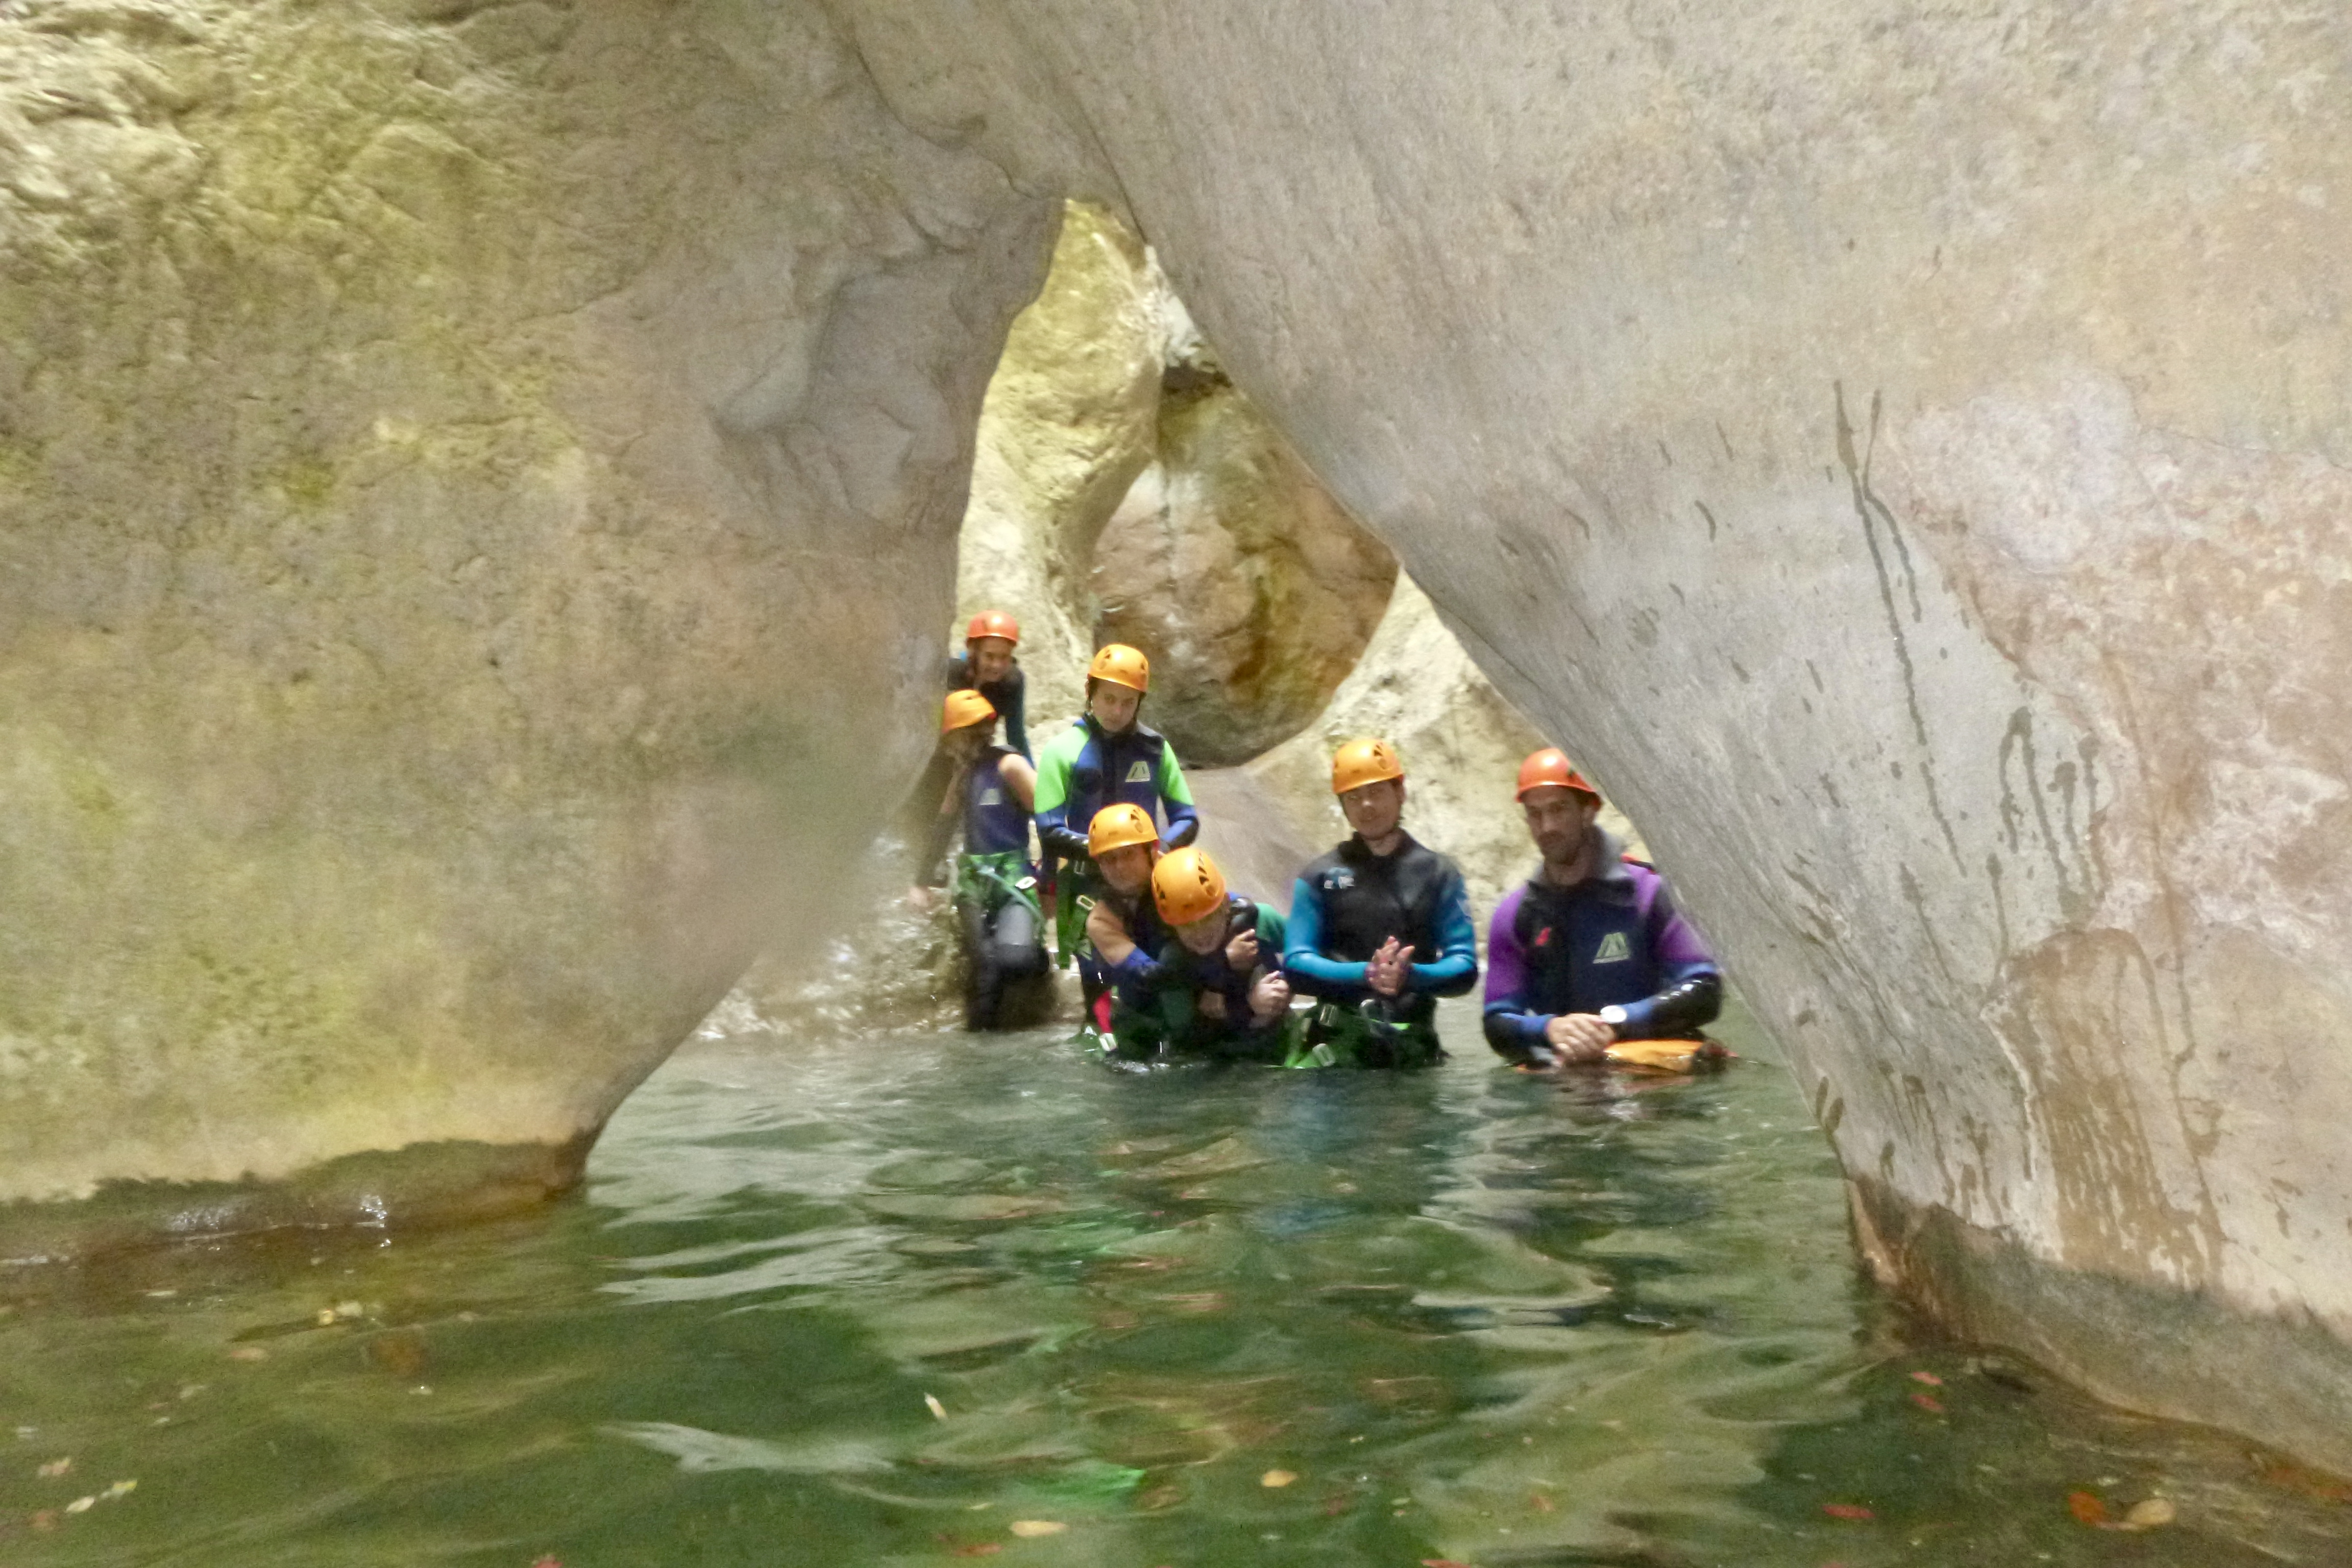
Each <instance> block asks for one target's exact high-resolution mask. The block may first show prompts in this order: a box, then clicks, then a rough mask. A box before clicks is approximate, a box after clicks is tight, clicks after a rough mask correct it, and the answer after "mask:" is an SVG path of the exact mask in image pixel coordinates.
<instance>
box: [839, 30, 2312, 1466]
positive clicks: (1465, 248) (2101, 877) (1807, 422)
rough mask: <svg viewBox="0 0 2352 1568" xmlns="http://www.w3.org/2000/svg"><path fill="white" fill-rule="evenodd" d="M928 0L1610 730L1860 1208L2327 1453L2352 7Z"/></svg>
mask: <svg viewBox="0 0 2352 1568" xmlns="http://www.w3.org/2000/svg"><path fill="white" fill-rule="evenodd" d="M913 9H914V7H913V5H912V0H864V3H862V4H860V5H857V6H856V14H857V16H858V17H859V31H860V38H861V42H862V43H863V45H864V47H865V48H866V55H867V58H869V60H870V61H872V62H873V63H874V65H875V68H876V71H877V78H878V79H881V80H882V81H883V82H885V83H886V85H887V89H888V90H889V91H890V92H891V94H892V96H893V99H894V101H896V102H897V103H898V104H899V106H900V107H901V110H902V111H903V112H905V113H906V114H908V116H909V117H910V119H911V120H912V121H915V122H918V123H939V124H942V125H944V124H950V123H952V124H961V125H971V124H976V123H979V122H980V119H981V116H982V107H983V106H994V107H993V108H992V109H990V110H988V115H989V117H988V118H987V120H986V124H987V127H988V131H987V133H985V134H983V135H982V139H981V142H980V144H981V145H983V146H985V147H986V149H987V150H988V151H989V152H990V153H991V154H992V156H995V157H997V158H998V159H1000V160H1001V161H1003V163H1005V165H1006V166H1007V167H1008V168H1010V169H1012V170H1013V171H1014V172H1015V174H1016V177H1018V178H1022V179H1031V180H1036V181H1039V182H1041V183H1045V184H1053V185H1055V186H1056V187H1057V188H1066V189H1075V190H1077V191H1078V192H1080V194H1087V195H1098V196H1099V195H1107V194H1108V193H1113V192H1116V193H1117V194H1118V195H1119V196H1120V197H1121V198H1122V199H1123V200H1124V201H1125V202H1126V203H1127V204H1128V205H1129V206H1130V207H1131V210H1132V211H1133V213H1134V214H1135V216H1136V217H1137V219H1138V221H1139V225H1140V226H1141V230H1142V232H1143V233H1144V234H1145V235H1146V236H1147V237H1150V239H1151V240H1152V242H1153V243H1154V245H1155V246H1156V247H1158V248H1159V251H1160V255H1161V257H1162V258H1163V260H1164V261H1165V263H1166V265H1167V266H1168V268H1169V270H1170V272H1171V276H1172V277H1173V278H1174V279H1175V281H1176V283H1177V285H1178V287H1179V288H1180V289H1181V292H1182V294H1183V296H1184V298H1185V300H1187V301H1188V303H1189V304H1190V305H1191V306H1192V308H1193V310H1195V312H1196V313H1197V314H1198V315H1199V316H1200V318H1201V321H1202V324H1203V326H1204V328H1205V329H1206V330H1207V331H1208V332H1209V333H1210V334H1211V336H1212V337H1213V339H1214V340H1215V342H1217V344H1218V346H1219V350H1220V353H1222V354H1223V356H1224V358H1225V360H1226V362H1227V363H1228V364H1229V365H1230V366H1231V367H1232V370H1233V373H1234V377H1235V379H1236V381H1237V382H1238V383H1240V384H1242V385H1243V386H1244V387H1245V388H1246V389H1247V390H1248V391H1249V393H1250V395H1252V396H1253V397H1254V398H1255V399H1257V400H1258V401H1259V402H1260V403H1261V405H1264V406H1265V407H1266V408H1267V409H1268V411H1269V412H1270V413H1271V414H1272V415H1273V416H1274V417H1275V418H1276V420H1278V421H1279V423H1280V424H1281V426H1282V427H1283V428H1284V430H1285V431H1286V433H1287V434H1288V435H1289V436H1290V437H1291V438H1292V439H1293V440H1294V441H1295V442H1296V443H1297V446H1298V448H1299V450H1300V451H1301V452H1302V453H1304V454H1305V455H1306V456H1307V458H1308V460H1309V461H1310V462H1311V463H1312V464H1313V465H1314V467H1315V468H1316V470H1317V472H1318V473H1319V474H1321V475H1322V476H1323V478H1324V479H1326V480H1327V481H1328V483H1329V484H1330V485H1331V486H1332V487H1333V489H1334V491H1335V493H1337V494H1338V495H1339V498H1340V499H1341V500H1343V501H1344V502H1345V503H1346V504H1347V505H1348V506H1349V509H1350V510H1352V511H1353V512H1354V513H1355V514H1356V515H1357V516H1358V517H1360V518H1362V519H1363V520H1365V521H1367V522H1368V523H1369V524H1370V526H1371V527H1372V528H1373V529H1374V530H1375V531H1377V532H1379V533H1380V534H1381V537H1382V538H1383V539H1385V540H1387V541H1388V542H1390V543H1391V545H1393V546H1394V547H1395V548H1396V549H1397V550H1398V552H1399V553H1400V554H1401V555H1402V558H1403V561H1404V563H1405V565H1406V567H1407V568H1408V569H1409V570H1410V571H1411V572H1412V574H1413V575H1414V576H1415V578H1416V579H1417V580H1418V581H1419V582H1420V583H1421V584H1423V587H1425V588H1426V589H1427V590H1428V591H1429V593H1430V595H1431V596H1432V597H1433V599H1434V600H1436V602H1437V603H1438V604H1440V605H1444V607H1445V608H1446V611H1447V613H1448V614H1449V616H1452V617H1453V619H1454V621H1455V622H1456V624H1457V625H1458V626H1461V627H1462V628H1463V629H1464V630H1465V633H1466V634H1467V636H1468V637H1469V638H1470V640H1471V643H1472V646H1473V649H1474V651H1475V653H1476V654H1477V655H1478V658H1479V659H1480V662H1481V663H1482V664H1483V665H1484V666H1485V667H1486V668H1487V669H1488V670H1489V671H1490V672H1491V673H1493V674H1494V675H1495V676H1496V679H1497V680H1498V682H1499V683H1500V685H1501V686H1502V688H1503V689H1504V690H1505V692H1506V693H1507V695H1508V696H1509V697H1510V698H1511V699H1512V700H1514V701H1515V702H1516V703H1517V704H1518V705H1519V706H1520V707H1522V708H1523V709H1524V710H1526V711H1527V712H1528V713H1529V714H1530V715H1531V716H1533V717H1534V718H1535V719H1536V720H1537V721H1538V722H1539V723H1541V724H1542V725H1544V726H1545V727H1546V728H1548V729H1550V730H1552V731H1556V732H1561V733H1572V734H1574V735H1576V736H1578V737H1579V738H1580V742H1581V744H1582V745H1583V747H1584V749H1585V751H1586V753H1587V754H1586V758H1585V760H1586V761H1588V762H1589V763H1591V765H1592V766H1593V767H1595V768H1596V769H1597V770H1598V771H1599V773H1600V774H1601V777H1603V778H1604V779H1606V780H1608V781H1609V782H1610V784H1611V785H1612V787H1613V788H1614V789H1616V790H1617V791H1618V792H1619V793H1620V794H1621V795H1622V798H1623V799H1624V801H1625V803H1626V804H1627V805H1628V806H1629V808H1630V809H1631V810H1632V812H1633V816H1635V818H1636V819H1637V820H1639V821H1640V822H1642V823H1643V826H1644V827H1645V829H1646V830H1647V831H1648V832H1649V834H1650V836H1651V839H1652V842H1653V844H1654V847H1655V848H1656V849H1657V850H1658V852H1659V854H1660V856H1661V858H1662V859H1663V861H1664V864H1665V865H1666V867H1667V868H1668V869H1669V870H1670V871H1672V872H1673V873H1675V876H1676V879H1677V880H1678V881H1679V882H1680V883H1681V885H1682V887H1683V889H1684V891H1685V895H1686V897H1687V899H1688V901H1689V902H1690V903H1691V905H1692V906H1693V907H1694V908H1695V909H1696V910H1697V911H1698V912H1699V913H1700V915H1701V916H1702V918H1703V919H1704V920H1705V921H1706V924H1707V926H1708V928H1709V930H1710V931H1712V932H1713V933H1714V934H1715V936H1716V937H1717V939H1718V940H1719V941H1720V942H1721V943H1722V944H1723V945H1724V947H1725V948H1726V949H1727V951H1728V955H1729V958H1730V960H1731V963H1732V965H1733V967H1734V970H1735V972H1736V973H1737V974H1738V978H1739V979H1740V981H1741V982H1742V984H1743V988H1744V989H1745V990H1746V992H1747V993H1748V994H1749V995H1750V996H1751V997H1752V998H1753V999H1754V1000H1755V1002H1756V1005H1757V1007H1758V1010H1759V1012H1760V1013H1761V1014H1763V1015H1764V1016H1765V1017H1766V1018H1767V1020H1768V1021H1769V1023H1770V1024H1771V1025H1772V1026H1773V1027H1774V1028H1775V1030H1776V1032H1777V1033H1778V1034H1779V1035H1780V1037H1781V1038H1782V1040H1783V1042H1784V1043H1785V1045H1786V1046H1787V1047H1788V1049H1789V1051H1790V1056H1791V1058H1792V1059H1793V1060H1794V1062H1795V1064H1796V1068H1797V1071H1798V1072H1799V1074H1800V1076H1801V1079H1803V1081H1804V1084H1805V1086H1806V1089H1807V1092H1808V1095H1809V1097H1810V1098H1811V1100H1812V1101H1813V1103H1814V1104H1815V1106H1816V1107H1817V1108H1818V1110H1819V1111H1820V1113H1821V1115H1822V1120H1823V1122H1824V1125H1825V1126H1826V1127H1828V1128H1829V1130H1830V1135H1831V1137H1832V1141H1833V1142H1834V1143H1835V1144H1836V1147H1837V1150H1838V1152H1839V1155H1840V1157H1841V1159H1842V1160H1843V1163H1844V1164H1845V1168H1846V1169H1847V1171H1848V1172H1849V1173H1850V1174H1851V1175H1852V1177H1853V1181H1854V1183H1855V1188H1856V1193H1857V1197H1858V1201H1859V1204H1860V1206H1861V1212H1862V1213H1863V1214H1864V1217H1865V1240H1866V1242H1867V1243H1868V1244H1869V1246H1870V1247H1871V1249H1872V1253H1873V1256H1874V1258H1876V1259H1877V1260H1878V1261H1879V1262H1880V1263H1881V1265H1882V1266H1883V1267H1884V1268H1886V1269H1887V1270H1889V1271H1890V1273H1892V1274H1894V1275H1895V1276H1897V1277H1899V1278H1901V1279H1903V1280H1904V1282H1905V1283H1906V1285H1907V1286H1908V1287H1909V1288H1910V1289H1913V1290H1914V1291H1915V1292H1916V1293H1918V1294H1919V1295H1921V1296H1922V1297H1923V1298H1925V1299H1927V1300H1931V1301H1934V1302H1936V1303H1937V1304H1939V1305H1940V1306H1941V1307H1942V1308H1943V1310H1946V1311H1947V1312H1948V1314H1949V1315H1951V1316H1952V1317H1953V1318H1954V1319H1955V1321H1958V1323H1959V1324H1960V1326H1961V1327H1962V1328H1963V1329H1964V1330H1965V1331H1975V1332H1981V1333H1986V1334H1990V1335H1995V1336H1998V1337H2000V1338H2003V1339H2006V1340H2009V1341H2010V1342H2015V1343H2021V1344H2024V1345H2026V1346H2028V1347H2029V1348H2031V1349H2032V1350H2033V1351H2034V1352H2036V1353H2038V1354H2040V1355H2042V1357H2043V1358H2045V1359H2046V1360H2048V1361H2049V1362H2051V1363H2053V1364H2054V1365H2056V1366H2058V1367H2059V1368H2061V1369H2062V1370H2064V1371H2067V1372H2069V1373H2073V1374H2074V1375H2075V1376H2077V1377H2079V1378H2081V1379H2083V1380H2084V1381H2085V1382H2087V1383H2088V1384H2091V1385H2092V1386H2093V1387H2094V1388H2096V1389H2098V1390H2100V1391H2102V1392H2104V1393H2105V1394H2109V1395H2111V1396H2115V1397H2118V1398H2121V1399H2124V1400H2126V1401H2127V1402H2130V1403H2134V1404H2137V1405H2141V1406H2142V1407H2145V1408H2151V1409H2157V1410H2162V1411H2168V1412H2172V1413H2176V1414H2180V1415H2192V1416H2196V1417H2200V1418H2202V1419H2206V1420H2210V1421H2217V1422H2221V1423H2224V1424H2228V1425H2231V1426H2237V1427H2239V1428H2240V1429H2242V1430H2248V1431H2253V1432H2259V1433H2262V1434H2263V1435H2264V1436H2269V1437H2270V1438H2272V1439H2273V1440H2276V1441H2282V1442H2286V1443H2290V1444H2294V1445H2295V1446H2298V1447H2302V1448H2304V1449H2305V1451H2306V1452H2308V1453H2311V1454H2314V1455H2316V1456H2319V1457H2322V1458H2326V1459H2328V1460H2329V1461H2331V1462H2333V1463H2335V1464H2336V1465H2338V1466H2347V1467H2352V1421H2347V1418H2346V1416H2345V1414H2344V1412H2345V1411H2346V1410H2347V1409H2352V1401H2347V1395H2352V1375H2347V1368H2352V1359H2347V1355H2346V1353H2345V1336H2346V1335H2347V1333H2352V1247H2347V1246H2346V1245H2345V1237H2344V1232H2343V1228H2342V1226H2343V1215H2344V1214H2345V1213H2346V1212H2347V1208H2352V1163H2347V1162H2346V1161H2345V1160H2344V1159H2343V1158H2342V1157H2341V1152H2340V1144H2341V1137H2340V1134H2339V1132H2338V1127H2339V1124H2340V1123H2341V1122H2342V1121H2343V1120H2344V1115H2343V1112H2344V1109H2345V1107H2346V1104H2347V1100H2352V1057H2347V1054H2346V1053H2344V1052H2342V1051H2340V1050H2336V1049H2334V1048H2331V1047H2329V1046H2328V1045H2327V1044H2326V1042H2329V1041H2332V1040H2334V1039H2336V1038H2339V1037H2343V1036H2344V1035H2345V1034H2346V1033H2347V1030H2348V1029H2352V991H2348V990H2347V985H2346V983H2345V981H2344V979H2343V975H2344V974H2345V973H2346V971H2347V963H2346V960H2347V957H2352V885H2347V874H2346V863H2345V859H2344V857H2343V856H2342V855H2341V854H2340V853H2339V852H2338V851H2339V847H2340V846H2341V845H2342V843H2343V842H2344V836H2343V833H2342V830H2341V829H2342V823H2343V820H2344V816H2345V814H2346V812H2347V810H2352V805H2347V801H2352V759H2347V757H2346V756H2345V754H2344V752H2343V749H2342V742H2341V740H2340V739H2339V738H2340V737H2342V736H2344V735H2346V734H2347V733H2352V723H2347V720H2352V713H2347V711H2346V709H2347V704H2352V696H2347V694H2346V689H2345V685H2344V683H2343V682H2342V681H2341V680H2338V679H2333V676H2334V672H2335V671H2336V669H2337V668H2339V667H2340V664H2341V659H2340V658H2338V652H2339V650H2340V649H2341V648H2342V647H2344V646H2345V643H2346V639H2347V636H2352V600H2347V596H2346V584H2347V582H2352V547H2347V544H2346V542H2345V535H2344V532H2343V531H2342V529H2341V527H2340V526H2339V523H2338V519H2339V517H2340V514H2341V511H2342V510H2343V507H2344V503H2345V500H2347V498H2346V496H2345V495H2344V494H2343V489H2344V484H2345V480H2344V475H2343V465H2344V464H2345V463H2346V462H2347V457H2352V419H2347V414H2346V409H2347V397H2346V390H2347V385H2352V334H2347V329H2346V326H2345V322H2346V321H2347V319H2352V311H2348V310H2347V307H2352V300H2347V290H2352V276H2347V273H2346V272H2345V270H2344V268H2342V267H2341V266H2340V264H2339V260H2338V258H2340V257H2341V256H2343V255H2344V254H2345V253H2346V251H2347V246H2352V174H2347V164H2346V163H2345V161H2344V160H2343V158H2342V157H2341V156H2340V154H2339V153H2338V151H2337V150H2338V149H2339V148H2340V147H2341V146H2342V145H2343V144H2344V141H2345V137H2346V133H2347V130H2352V124H2347V121H2352V100H2347V98H2346V96H2345V95H2344V94H2343V93H2341V92H2339V91H2336V90H2334V86H2335V84H2336V81H2337V80H2338V79H2340V78H2341V77H2342V76H2343V75H2344V73H2345V72H2346V70H2347V67H2352V23H2347V20H2346V18H2345V17H2344V16H2342V15H2340V14H2339V13H2337V12H2336V11H2334V10H2330V9H2327V8H2317V9H2304V10H2288V9H2283V8H2280V7H2275V6H2269V5H2253V4H2250V3H2238V0H2223V3H2221V4H2209V3H2201V0H2200V3H2195V4H2192V3H2190V0H2100V3H2095V4H2091V5H2082V6H2075V7H2068V8H2053V7H2048V6H2040V5H2026V4H2023V3H2021V0H2001V3H1996V4H1991V5H1979V6H1975V7H1944V8H1931V9H1927V10H1922V9H1921V8H1920V7H1917V6H1916V5H1906V4H1900V3H1898V0H1806V3H1805V4H1801V5H1793V6H1776V7H1767V8H1750V9H1747V10H1738V9H1726V8H1725V7H1722V6H1717V5H1695V4H1674V3H1669V4H1661V5H1652V6H1642V7H1632V8H1620V9H1618V10H1614V11H1604V10H1598V9H1594V8H1591V7H1584V6H1574V7H1570V6H1561V5H1555V4H1551V3H1549V0H1499V3H1496V0H1476V3H1475V4H1474V3H1472V0H1451V3H1448V0H1439V3H1436V4H1432V5H1420V6H1404V7H1398V6H1391V7H1386V8H1381V9H1379V10H1377V11H1367V10H1366V9H1365V8H1363V7H1361V6H1355V5H1337V4H1307V5H1291V6H1285V7H1280V8H1277V9H1273V10H1269V9H1267V8H1265V7H1262V6H1252V5H1243V4H1241V3H1239V0H1209V3H1206V4H1202V5H1186V6H1181V7H1171V6H1163V5H1147V4H1143V3H1142V0H1086V3H1085V4H1078V3H1076V0H1005V3H1004V4H1003V5H993V6H988V7H981V6H976V5H925V6H923V7H921V9H922V11H923V13H924V26H923V27H922V28H921V30H920V33H919V37H920V39H921V50H920V53H921V58H920V62H919V66H918V65H917V64H916V63H915V52H914V51H913V50H911V49H910V48H908V47H907V46H908V44H909V42H910V41H911V40H912V39H914V38H915V37H917V36H918V33H917V30H916V29H915V28H914V26H912V25H911V23H910V22H909V20H908V17H909V15H910V12H911V11H912V10H913ZM950 61H952V62H953V63H952V64H951V65H950V64H949V63H947V62H950ZM1996 1286H1997V1288H1994V1287H1996ZM2149 1321H2163V1322H2165V1323H2166V1324H2167V1325H2168V1353H2167V1354H2166V1355H2165V1356H2164V1357H2161V1358H2158V1357H2154V1356H2150V1355H2147V1354H2146V1353H2143V1352H2142V1351H2141V1349H2140V1348H2139V1346H2138V1344H2137V1329H2138V1328H2139V1326H2140V1325H2143V1324H2145V1323H2147V1322H2149ZM2290 1351H2291V1352H2292V1353H2289V1352H2290ZM2205 1367H2215V1368H2222V1369H2225V1370H2222V1371H2221V1372H2218V1373H2207V1372H2205V1371H2202V1370H2200V1369H2202V1368H2205Z"/></svg>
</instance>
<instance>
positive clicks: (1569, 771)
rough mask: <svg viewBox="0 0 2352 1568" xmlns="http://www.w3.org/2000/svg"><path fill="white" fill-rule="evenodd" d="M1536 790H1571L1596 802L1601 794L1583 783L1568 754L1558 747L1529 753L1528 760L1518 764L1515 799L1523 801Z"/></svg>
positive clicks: (1580, 774)
mask: <svg viewBox="0 0 2352 1568" xmlns="http://www.w3.org/2000/svg"><path fill="white" fill-rule="evenodd" d="M1538 789H1572V790H1578V791H1580V792H1582V793H1583V794H1585V795H1591V797H1592V798H1593V799H1594V800H1596V801H1597V800H1599V799H1600V798H1601V792H1600V791H1599V790H1597V789H1594V788H1593V787H1592V785H1591V784H1589V783H1587V782H1586V781H1585V777H1584V775H1583V774H1582V773H1578V772H1577V771H1576V764H1575V763H1571V762H1570V761H1569V760H1568V753H1567V752H1563V751H1561V750H1560V749H1559V747H1558V746H1546V747H1545V748H1544V749H1543V750H1542V751H1540V752H1530V753H1529V754H1528V760H1527V761H1526V762H1524V763H1520V764H1519V793H1518V795H1517V796H1516V797H1515V798H1517V799H1519V800H1525V799H1527V798H1528V791H1529V790H1538Z"/></svg>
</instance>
